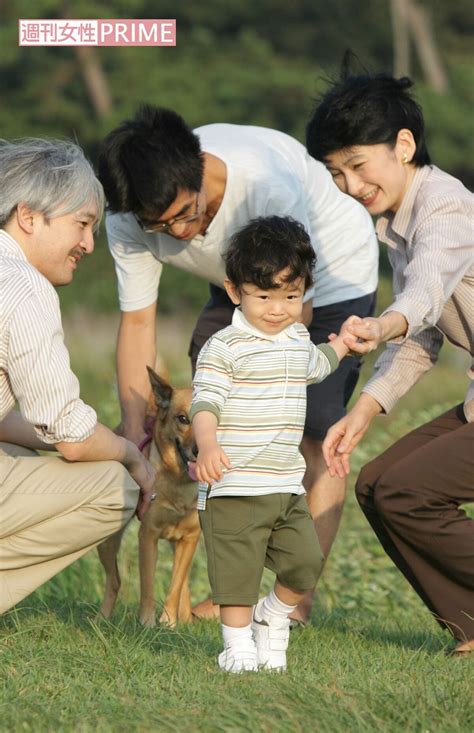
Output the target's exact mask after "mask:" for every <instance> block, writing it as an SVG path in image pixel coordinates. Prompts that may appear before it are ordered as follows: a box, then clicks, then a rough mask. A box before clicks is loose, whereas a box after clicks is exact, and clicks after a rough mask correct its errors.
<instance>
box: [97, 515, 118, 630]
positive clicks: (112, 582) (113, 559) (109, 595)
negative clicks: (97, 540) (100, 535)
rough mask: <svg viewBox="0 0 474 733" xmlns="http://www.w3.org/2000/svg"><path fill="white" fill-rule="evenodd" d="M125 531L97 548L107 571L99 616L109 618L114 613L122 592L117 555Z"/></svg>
mask: <svg viewBox="0 0 474 733" xmlns="http://www.w3.org/2000/svg"><path fill="white" fill-rule="evenodd" d="M123 532H124V530H123V529H121V530H120V531H119V532H116V533H115V534H113V535H112V536H111V537H109V538H108V539H106V540H105V542H102V544H100V545H99V546H98V548H97V551H98V553H99V557H100V561H101V563H102V565H103V567H104V570H105V592H104V600H103V601H102V605H101V607H100V611H99V615H102V616H104V618H109V617H110V614H111V613H112V611H113V609H114V606H115V601H116V599H117V595H118V592H119V590H120V574H119V569H118V565H117V555H118V551H119V549H120V543H121V541H122V535H123Z"/></svg>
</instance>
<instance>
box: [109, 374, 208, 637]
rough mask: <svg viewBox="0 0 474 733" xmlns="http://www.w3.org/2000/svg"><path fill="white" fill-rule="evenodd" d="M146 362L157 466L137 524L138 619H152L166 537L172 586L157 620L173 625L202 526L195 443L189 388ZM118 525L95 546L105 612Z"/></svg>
mask: <svg viewBox="0 0 474 733" xmlns="http://www.w3.org/2000/svg"><path fill="white" fill-rule="evenodd" d="M147 368H148V374H149V378H150V382H151V387H152V399H153V401H154V405H153V407H154V410H152V412H156V420H155V424H154V428H153V439H152V441H151V449H150V458H149V460H150V462H151V463H152V464H153V465H154V467H155V468H156V470H157V476H156V484H155V492H156V494H157V496H156V499H155V500H154V501H153V502H152V503H151V505H150V508H149V509H148V511H147V513H146V515H145V517H144V519H143V521H142V522H141V525H140V530H139V534H138V536H139V541H138V547H139V567H140V621H141V623H142V624H143V625H144V626H147V627H153V626H155V623H156V602H155V597H154V590H153V581H154V575H155V568H156V560H157V555H158V540H160V539H166V540H169V541H170V542H171V543H172V546H173V555H174V557H173V571H172V578H171V586H170V589H169V592H168V595H167V597H166V600H165V603H164V606H163V612H162V614H161V616H160V623H164V624H168V625H169V626H175V625H176V623H177V622H178V621H182V622H186V623H187V622H190V621H191V620H192V613H191V596H190V591H189V568H190V566H191V561H192V559H193V556H194V553H195V550H196V547H197V544H198V541H199V536H200V533H201V529H200V526H199V518H198V513H197V509H196V503H197V483H196V482H195V481H194V480H193V479H191V478H190V476H189V475H188V472H187V468H188V463H189V462H193V461H195V458H196V455H197V448H196V444H195V442H194V436H193V431H192V427H191V422H190V419H189V408H190V404H191V394H192V390H191V389H190V388H180V389H176V388H173V387H172V386H171V385H170V384H169V383H168V382H167V381H166V380H165V379H163V378H162V377H160V376H159V375H158V374H157V373H156V372H155V371H153V369H151V368H150V367H147ZM122 535H123V530H121V531H120V532H118V533H116V534H115V535H112V537H110V538H109V539H107V540H106V541H105V542H103V543H102V544H101V545H99V547H98V551H99V557H100V560H101V562H102V565H103V567H104V570H105V576H106V581H105V594H104V600H103V603H102V605H101V608H100V614H101V615H102V616H104V617H105V618H109V616H110V615H111V613H112V610H113V608H114V605H115V601H116V598H117V594H118V592H119V589H120V575H119V572H118V567H117V555H118V551H119V548H120V542H121V539H122Z"/></svg>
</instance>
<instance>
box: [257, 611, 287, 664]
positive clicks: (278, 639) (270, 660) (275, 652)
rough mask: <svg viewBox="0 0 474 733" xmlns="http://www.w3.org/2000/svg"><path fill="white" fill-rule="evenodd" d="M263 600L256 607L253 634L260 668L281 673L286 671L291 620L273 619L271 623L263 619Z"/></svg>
mask: <svg viewBox="0 0 474 733" xmlns="http://www.w3.org/2000/svg"><path fill="white" fill-rule="evenodd" d="M263 600H264V599H263V598H262V599H261V600H260V601H259V602H258V603H257V605H256V606H254V609H253V618H252V632H253V637H254V639H255V644H256V647H257V663H258V666H259V667H264V668H265V669H273V670H277V671H280V672H284V671H285V670H286V650H287V648H288V640H289V638H290V620H289V619H288V618H286V619H281V620H280V619H276V618H272V619H271V620H270V622H268V621H264V620H263V619H262V618H261V608H262V603H263Z"/></svg>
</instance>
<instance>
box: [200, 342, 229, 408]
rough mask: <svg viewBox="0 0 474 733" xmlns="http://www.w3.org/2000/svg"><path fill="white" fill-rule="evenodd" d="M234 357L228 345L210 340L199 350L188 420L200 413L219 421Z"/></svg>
mask: <svg viewBox="0 0 474 733" xmlns="http://www.w3.org/2000/svg"><path fill="white" fill-rule="evenodd" d="M234 366H235V365H234V358H233V355H232V353H231V351H230V349H229V347H228V345H227V344H226V343H225V342H224V341H221V340H220V339H219V338H211V339H209V341H207V343H206V344H205V345H204V346H203V348H202V349H201V352H200V354H199V357H198V361H197V367H196V374H195V375H194V379H193V398H192V403H191V411H190V415H191V419H192V418H193V417H194V415H196V413H198V412H202V411H203V410H205V411H207V412H212V413H213V414H214V415H215V416H216V417H217V419H218V420H219V419H220V414H221V412H222V408H223V407H224V404H225V402H226V400H227V397H228V395H229V392H230V389H231V387H232V378H233V374H234Z"/></svg>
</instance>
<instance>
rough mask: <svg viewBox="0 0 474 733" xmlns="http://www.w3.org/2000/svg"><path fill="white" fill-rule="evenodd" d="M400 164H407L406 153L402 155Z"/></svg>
mask: <svg viewBox="0 0 474 733" xmlns="http://www.w3.org/2000/svg"><path fill="white" fill-rule="evenodd" d="M402 163H408V154H407V153H406V152H404V153H403V157H402Z"/></svg>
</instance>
